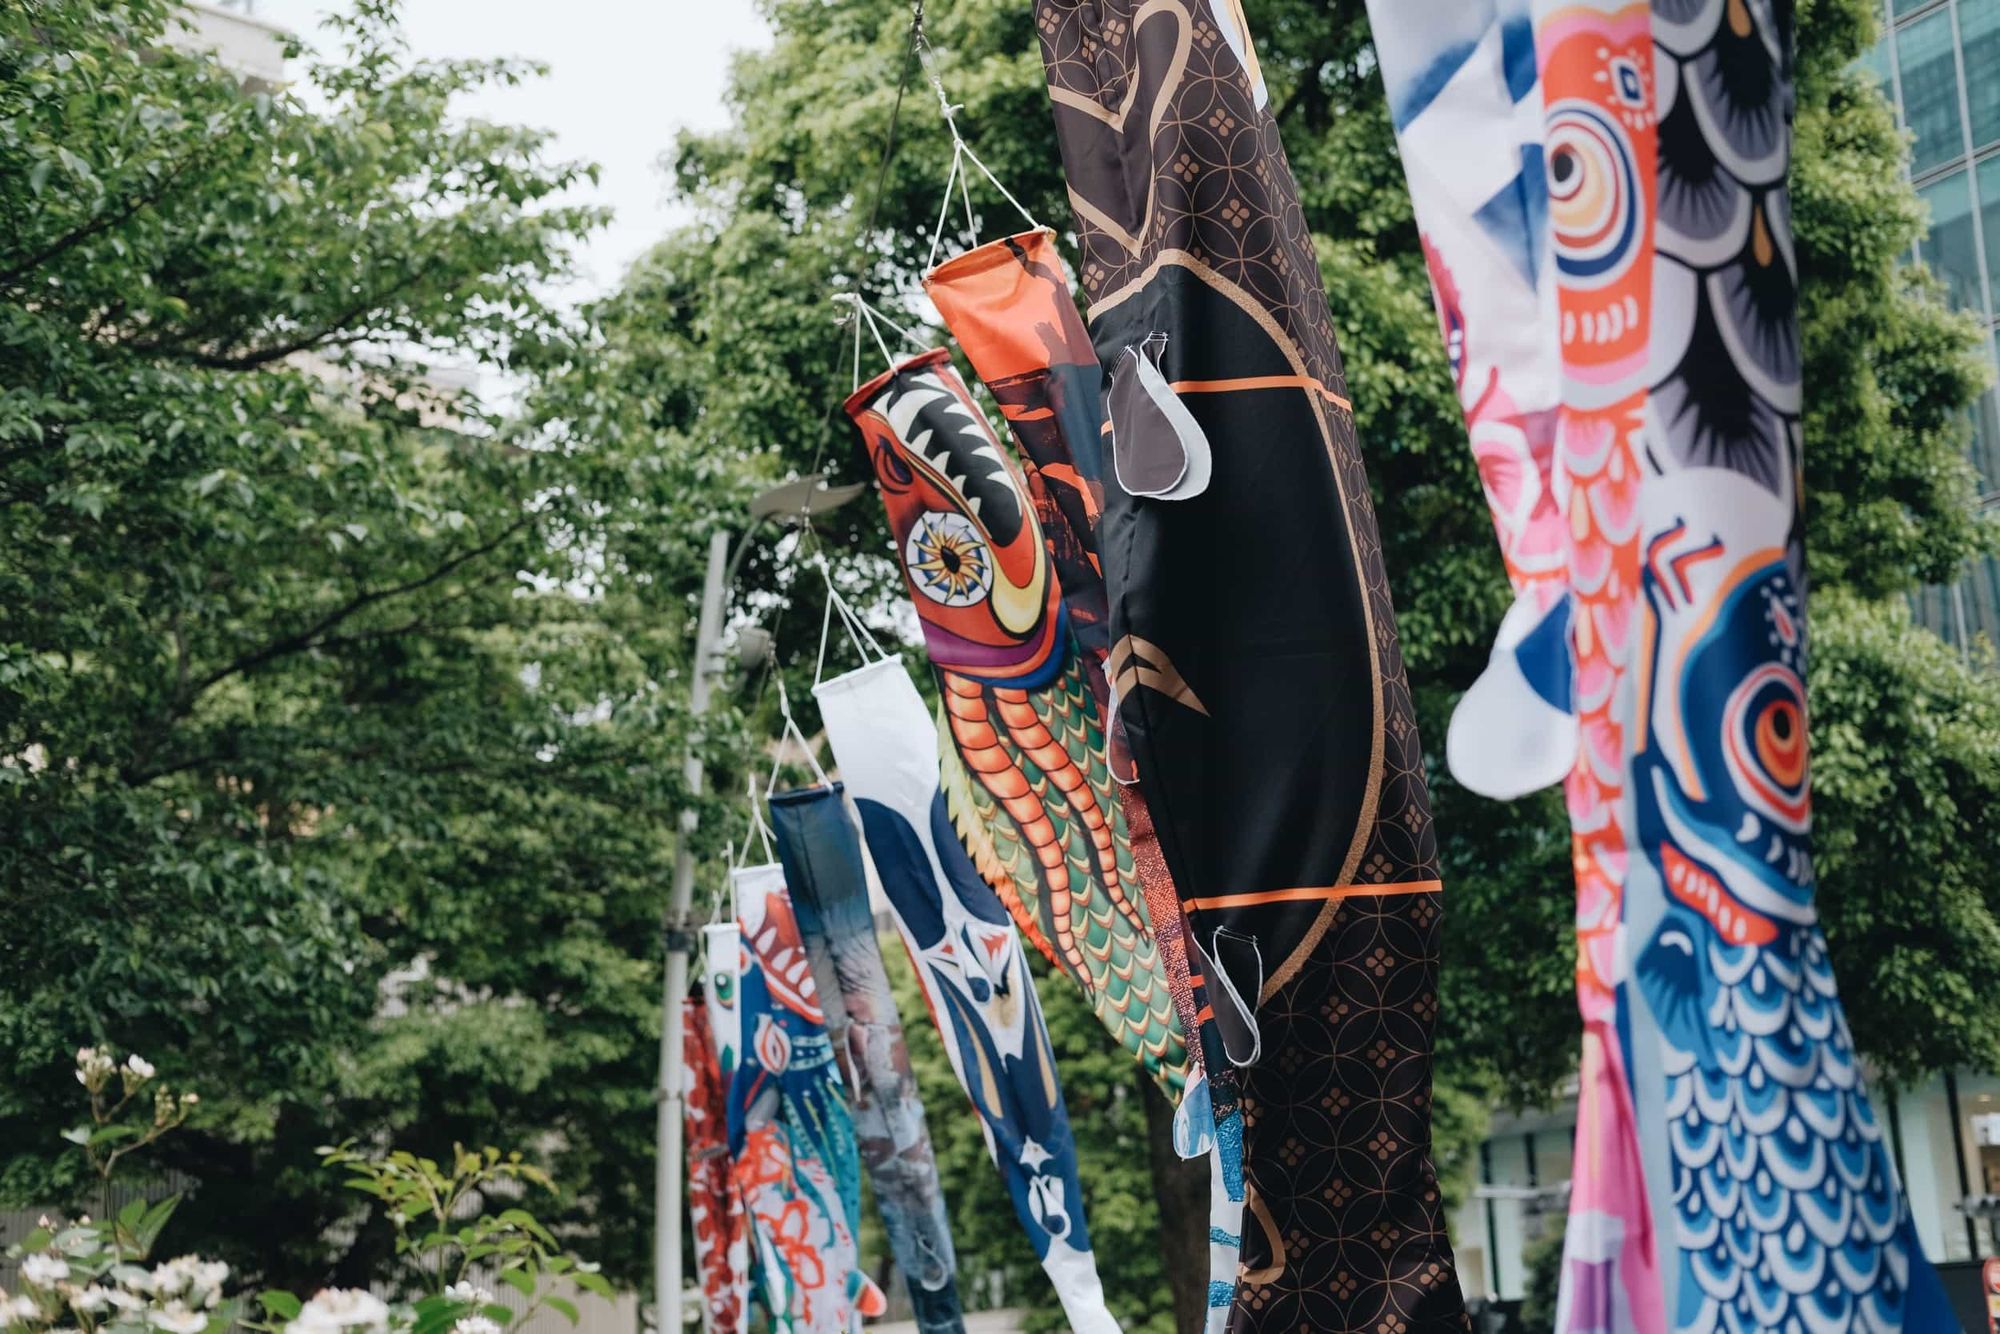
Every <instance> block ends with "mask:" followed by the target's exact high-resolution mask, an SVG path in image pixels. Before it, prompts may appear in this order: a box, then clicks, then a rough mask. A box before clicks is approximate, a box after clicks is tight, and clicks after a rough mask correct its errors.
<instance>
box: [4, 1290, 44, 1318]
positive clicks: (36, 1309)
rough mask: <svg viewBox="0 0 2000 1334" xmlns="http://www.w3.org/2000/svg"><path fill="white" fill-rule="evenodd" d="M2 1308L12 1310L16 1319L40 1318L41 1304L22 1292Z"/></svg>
mask: <svg viewBox="0 0 2000 1334" xmlns="http://www.w3.org/2000/svg"><path fill="white" fill-rule="evenodd" d="M4 1310H6V1311H9V1312H12V1313H13V1316H14V1318H15V1319H16V1320H38V1319H40V1318H41V1314H42V1304H41V1303H40V1302H38V1301H36V1300H35V1299H34V1298H33V1297H30V1296H29V1295H28V1294H27V1293H25V1292H24V1293H22V1294H21V1295H20V1296H18V1297H16V1298H15V1299H14V1300H13V1301H11V1302H9V1303H8V1304H7V1305H6V1307H5V1308H4Z"/></svg>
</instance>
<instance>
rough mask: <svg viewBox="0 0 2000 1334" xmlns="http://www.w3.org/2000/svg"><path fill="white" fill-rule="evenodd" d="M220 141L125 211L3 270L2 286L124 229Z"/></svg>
mask: <svg viewBox="0 0 2000 1334" xmlns="http://www.w3.org/2000/svg"><path fill="white" fill-rule="evenodd" d="M219 142H221V140H220V139H209V140H207V141H206V142H204V143H203V144H202V146H201V149H199V150H197V151H195V152H191V153H189V154H188V155H187V156H186V157H184V158H182V159H181V160H180V161H179V162H176V163H175V164H174V165H173V166H172V167H170V168H168V169H167V172H166V174H165V175H164V176H162V177H160V179H159V182H158V183H157V184H156V185H155V186H154V188H153V189H151V190H147V191H142V192H140V193H139V194H137V195H134V196H133V197H132V198H131V199H130V200H128V201H127V202H126V204H125V206H124V207H123V208H121V209H118V210H116V211H114V212H110V213H100V214H98V215H97V216H96V217H95V218H92V219H91V220H90V221H89V222H87V223H85V224H84V225H83V226H81V227H78V228H76V229H75V230H73V231H71V232H69V233H68V234H67V235H65V236H62V237H60V238H58V239H57V240H55V241H53V242H51V243H50V244H49V245H47V246H45V247H43V248H42V249H41V250H40V251H38V252H37V253H35V254H33V255H30V256H29V257H28V258H27V259H25V260H22V261H21V262H20V263H18V264H16V265H14V266H13V267H12V268H9V269H0V286H8V287H11V286H13V285H14V284H15V283H16V282H17V281H19V280H20V279H22V278H25V277H27V276H28V275H29V274H31V273H33V272H34V271H35V270H36V269H39V268H41V267H42V266H43V265H44V264H47V263H49V262H50V261H51V260H56V259H60V258H62V256H64V255H65V254H67V253H69V252H70V251H71V250H74V249H75V248H76V247H78V246H80V245H82V244H83V243H84V242H85V241H88V240H89V239H90V238H91V237H93V236H96V235H98V234H99V233H101V232H105V231H108V230H110V229H111V228H113V227H121V226H123V225H124V224H125V223H127V222H129V221H131V220H132V219H133V218H135V217H137V216H138V215H139V213H140V212H141V211H142V210H144V209H147V208H150V207H152V206H153V205H154V204H157V203H158V202H160V200H162V199H164V198H165V197H166V195H167V192H168V191H169V190H170V189H171V188H172V187H173V185H174V183H175V182H176V181H178V180H179V179H180V178H181V177H182V176H183V175H184V174H186V172H187V171H188V170H189V169H190V168H191V167H193V166H194V165H195V164H196V163H197V162H200V161H201V160H203V159H204V158H206V157H207V156H208V153H207V151H206V150H208V149H212V148H213V147H215V145H216V144H217V143H219Z"/></svg>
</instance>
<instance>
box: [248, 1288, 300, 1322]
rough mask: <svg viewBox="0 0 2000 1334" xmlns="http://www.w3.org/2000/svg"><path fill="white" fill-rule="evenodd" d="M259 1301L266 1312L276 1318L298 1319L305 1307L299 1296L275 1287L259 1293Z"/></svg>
mask: <svg viewBox="0 0 2000 1334" xmlns="http://www.w3.org/2000/svg"><path fill="white" fill-rule="evenodd" d="M257 1302H258V1304H259V1305H261V1306H262V1307H263V1308H264V1313H265V1314H266V1315H268V1316H270V1317H272V1318H273V1319H275V1320H296V1319H298V1317H299V1312H300V1311H301V1310H302V1309H303V1305H302V1303H301V1302H300V1301H299V1299H298V1298H297V1297H294V1296H293V1295H292V1294H291V1293H289V1292H281V1291H279V1290H277V1289H275V1288H272V1289H267V1290H266V1291H264V1292H260V1293H258V1294H257Z"/></svg>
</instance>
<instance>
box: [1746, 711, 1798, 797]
mask: <svg viewBox="0 0 2000 1334" xmlns="http://www.w3.org/2000/svg"><path fill="white" fill-rule="evenodd" d="M1755 729H1756V730H1755V737H1754V740H1755V742H1756V747H1757V751H1756V753H1757V761H1758V763H1759V764H1761V765H1763V766H1764V769H1765V771H1766V772H1767V773H1769V774H1770V775H1771V777H1773V778H1775V779H1776V780H1778V782H1780V783H1782V784H1784V785H1785V786H1786V787H1796V786H1797V785H1798V784H1799V783H1801V782H1802V781H1804V779H1805V772H1806V744H1805V742H1806V729H1805V715H1804V711H1803V710H1801V709H1800V708H1799V704H1798V701H1797V700H1794V699H1774V700H1772V701H1770V702H1769V703H1767V704H1766V705H1764V707H1763V708H1762V709H1761V710H1759V712H1758V714H1757V721H1756V724H1755Z"/></svg>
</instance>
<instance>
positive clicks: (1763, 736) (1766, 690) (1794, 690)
mask: <svg viewBox="0 0 2000 1334" xmlns="http://www.w3.org/2000/svg"><path fill="white" fill-rule="evenodd" d="M1804 700H1805V691H1804V688H1803V686H1802V683H1801V682H1800V681H1799V678H1798V674H1797V673H1796V672H1794V671H1792V669H1791V668H1789V667H1786V666H1784V665H1782V664H1780V663H1774V662H1767V663H1764V664H1763V665H1761V666H1759V667H1758V668H1756V669H1755V670H1754V671H1752V672H1751V673H1750V674H1749V675H1748V676H1746V677H1744V678H1743V681H1742V683H1741V684H1739V685H1738V686H1737V687H1736V689H1735V690H1733V691H1731V692H1730V695H1729V703H1728V707H1727V714H1726V717H1725V718H1724V720H1723V734H1722V735H1723V743H1724V746H1725V748H1726V750H1725V754H1726V757H1727V759H1728V763H1729V775H1730V777H1731V778H1732V779H1733V780H1734V781H1735V783H1736V788H1737V790H1738V791H1739V792H1741V793H1742V794H1743V799H1744V800H1745V801H1747V802H1748V803H1749V804H1750V805H1751V806H1753V807H1755V808H1756V809H1757V810H1758V811H1759V812H1760V813H1762V814H1764V815H1766V816H1769V817H1770V818H1771V819H1772V820H1774V821H1776V822H1777V823H1778V824H1779V825H1780V826H1782V827H1783V828H1786V829H1789V830H1792V831H1794V832H1798V833H1802V832H1804V830H1805V828H1806V819H1807V815H1808V812H1809V811H1810V809H1811V805H1810V801H1811V799H1810V795H1809V792H1808V787H1807V763H1806V713H1805V704H1804Z"/></svg>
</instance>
